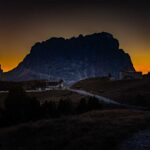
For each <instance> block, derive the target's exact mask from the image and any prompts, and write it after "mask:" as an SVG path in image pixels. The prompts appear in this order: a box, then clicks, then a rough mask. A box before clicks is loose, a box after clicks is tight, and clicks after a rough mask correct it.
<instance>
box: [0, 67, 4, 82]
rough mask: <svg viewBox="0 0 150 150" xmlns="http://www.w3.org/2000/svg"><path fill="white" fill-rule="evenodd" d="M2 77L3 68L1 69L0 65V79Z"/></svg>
mask: <svg viewBox="0 0 150 150" xmlns="http://www.w3.org/2000/svg"><path fill="white" fill-rule="evenodd" d="M2 79H3V70H2V67H1V65H0V80H2Z"/></svg>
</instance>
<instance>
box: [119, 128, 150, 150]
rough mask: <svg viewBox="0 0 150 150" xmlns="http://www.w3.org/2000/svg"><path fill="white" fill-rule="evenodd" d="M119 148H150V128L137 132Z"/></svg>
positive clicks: (132, 149) (126, 149) (130, 149)
mask: <svg viewBox="0 0 150 150" xmlns="http://www.w3.org/2000/svg"><path fill="white" fill-rule="evenodd" d="M118 150H150V129H147V130H143V131H139V132H138V133H135V134H134V135H133V136H131V137H130V138H129V139H127V140H125V141H124V142H123V143H122V144H121V145H119V147H118Z"/></svg>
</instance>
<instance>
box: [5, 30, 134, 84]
mask: <svg viewBox="0 0 150 150" xmlns="http://www.w3.org/2000/svg"><path fill="white" fill-rule="evenodd" d="M123 70H132V71H134V70H135V69H134V67H133V64H132V61H131V59H130V56H129V55H128V54H127V53H125V52H124V51H123V50H122V49H119V41H118V40H117V39H115V38H114V37H113V35H112V34H110V33H106V32H102V33H94V34H91V35H86V36H83V35H79V36H78V37H72V38H70V39H64V38H56V37H54V38H50V39H48V40H47V41H43V42H41V43H40V42H38V43H36V44H35V45H34V46H33V47H32V48H31V51H30V53H29V54H28V55H27V56H26V57H25V58H24V60H23V61H22V62H21V63H20V64H19V65H18V66H17V67H16V68H15V69H13V70H12V71H9V72H7V73H4V75H3V76H4V80H13V81H21V80H33V79H49V78H51V79H63V80H64V81H66V82H67V83H72V82H76V81H78V80H81V79H85V78H89V77H98V76H106V75H108V74H111V75H112V76H114V77H115V78H118V76H119V72H120V71H123Z"/></svg>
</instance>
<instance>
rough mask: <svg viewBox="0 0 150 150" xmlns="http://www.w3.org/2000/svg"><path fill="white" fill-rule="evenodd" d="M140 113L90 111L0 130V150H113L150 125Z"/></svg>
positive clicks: (149, 121)
mask: <svg viewBox="0 0 150 150" xmlns="http://www.w3.org/2000/svg"><path fill="white" fill-rule="evenodd" d="M149 118H150V113H149V112H142V111H128V110H109V111H92V112H88V113H85V114H82V115H80V116H74V117H67V118H61V119H50V120H41V121H38V122H30V123H27V124H22V125H18V126H13V127H10V128H3V129H0V149H1V150H10V149H11V150H20V149H22V150H33V149H34V150H48V149H51V150H60V149H61V150H64V149H65V150H98V149H101V150H110V149H111V150H115V149H116V147H117V144H118V143H120V142H121V141H122V140H124V139H125V138H127V137H128V136H130V135H131V134H132V133H134V132H136V131H138V130H141V129H143V128H146V127H148V126H149V125H150V119H149Z"/></svg>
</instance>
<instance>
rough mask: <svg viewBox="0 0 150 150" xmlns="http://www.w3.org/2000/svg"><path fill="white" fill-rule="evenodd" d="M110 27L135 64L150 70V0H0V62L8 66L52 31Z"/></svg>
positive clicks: (64, 34) (63, 32)
mask: <svg viewBox="0 0 150 150" xmlns="http://www.w3.org/2000/svg"><path fill="white" fill-rule="evenodd" d="M102 31H105V32H110V33H112V34H113V35H114V37H115V38H117V39H118V40H119V41H120V48H123V49H124V50H125V51H126V52H128V53H129V54H130V56H131V58H132V61H133V64H134V66H135V68H136V70H142V71H143V72H147V71H150V2H149V1H148V0H112V1H110V0H0V64H2V67H3V69H4V71H8V70H10V69H12V68H14V67H16V66H17V65H18V63H19V62H20V61H21V60H22V59H23V58H24V57H25V55H26V54H27V53H29V51H30V49H31V46H32V45H33V44H34V43H35V42H38V41H43V40H46V39H48V38H50V37H52V36H59V37H60V36H62V37H66V38H69V37H71V36H77V35H79V34H84V35H85V34H91V33H95V32H102Z"/></svg>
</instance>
